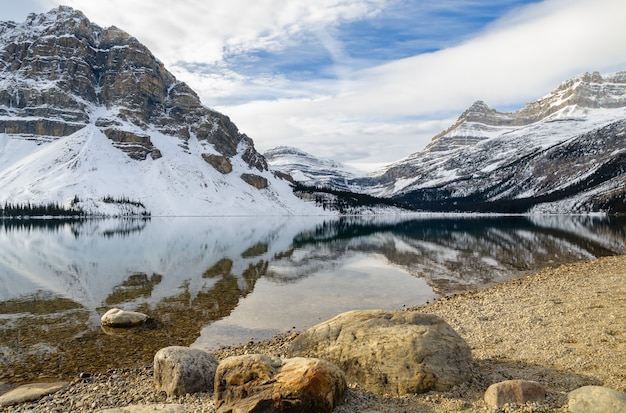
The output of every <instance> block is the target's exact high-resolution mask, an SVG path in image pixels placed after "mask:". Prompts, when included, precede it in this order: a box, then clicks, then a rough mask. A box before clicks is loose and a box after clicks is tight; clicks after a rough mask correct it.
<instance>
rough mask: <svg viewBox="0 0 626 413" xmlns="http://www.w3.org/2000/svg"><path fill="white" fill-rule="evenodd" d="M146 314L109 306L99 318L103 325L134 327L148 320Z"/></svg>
mask: <svg viewBox="0 0 626 413" xmlns="http://www.w3.org/2000/svg"><path fill="white" fill-rule="evenodd" d="M148 318H149V317H148V316H147V315H146V314H143V313H138V312H136V311H125V310H121V309H119V308H111V309H110V310H109V311H107V312H106V313H104V315H103V316H102V317H101V318H100V324H102V326H103V327H136V326H139V325H141V324H143V323H145V322H146V320H148Z"/></svg>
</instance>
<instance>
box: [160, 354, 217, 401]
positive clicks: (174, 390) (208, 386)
mask: <svg viewBox="0 0 626 413" xmlns="http://www.w3.org/2000/svg"><path fill="white" fill-rule="evenodd" d="M216 369H217V361H216V360H215V357H213V356H212V355H211V354H209V353H207V352H206V351H202V350H199V349H192V348H189V347H181V346H171V347H165V348H162V349H161V350H159V351H157V353H156V354H155V355H154V384H155V387H156V390H157V392H158V391H164V392H166V393H167V395H168V396H184V395H186V394H187V393H197V392H208V391H211V390H212V389H213V380H214V379H215V370H216Z"/></svg>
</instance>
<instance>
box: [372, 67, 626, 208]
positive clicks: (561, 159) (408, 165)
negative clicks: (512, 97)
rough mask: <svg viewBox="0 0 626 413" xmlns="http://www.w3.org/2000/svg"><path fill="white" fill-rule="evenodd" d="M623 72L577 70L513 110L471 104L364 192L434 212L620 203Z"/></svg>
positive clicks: (625, 175)
mask: <svg viewBox="0 0 626 413" xmlns="http://www.w3.org/2000/svg"><path fill="white" fill-rule="evenodd" d="M625 143H626V72H620V73H616V74H611V75H606V76H604V77H603V76H601V75H600V74H598V73H594V74H584V75H582V76H579V77H577V78H575V79H572V80H569V81H567V82H564V83H563V84H561V85H560V86H559V87H558V88H557V89H556V90H554V91H553V92H552V93H550V94H549V95H547V96H545V97H544V98H542V99H539V100H538V101H536V102H533V103H529V104H527V105H526V106H524V107H523V108H522V109H520V110H518V111H516V112H512V113H501V112H498V111H496V110H494V109H491V108H489V107H488V106H487V105H486V104H484V103H483V102H476V103H474V104H473V105H472V106H471V107H470V108H469V109H468V110H467V111H466V112H464V113H463V114H462V115H461V116H460V117H459V119H458V120H457V122H456V123H455V124H454V125H452V126H451V127H450V128H448V129H447V130H446V131H444V132H442V133H441V134H439V135H437V136H435V137H434V138H433V140H432V142H431V143H430V144H429V145H428V146H427V147H426V148H425V149H424V150H423V151H421V152H418V153H415V154H413V155H411V156H409V157H407V158H406V159H403V160H401V161H399V162H397V163H395V164H393V165H391V166H390V167H388V168H387V169H386V170H385V171H384V173H382V174H381V175H380V176H378V177H375V178H374V179H372V180H371V181H369V182H368V184H370V185H369V187H368V191H369V192H371V193H374V194H377V195H379V196H392V197H394V198H396V199H399V200H404V201H406V202H409V203H411V204H413V205H416V206H421V207H424V208H428V209H442V210H455V209H458V210H482V211H500V212H508V211H511V212H525V211H542V212H589V211H612V212H620V211H623V210H624V195H625V193H626V145H625Z"/></svg>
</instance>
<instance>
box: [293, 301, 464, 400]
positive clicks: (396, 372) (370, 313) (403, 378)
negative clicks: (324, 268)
mask: <svg viewBox="0 0 626 413" xmlns="http://www.w3.org/2000/svg"><path fill="white" fill-rule="evenodd" d="M290 356H302V357H317V358H321V359H324V360H328V361H329V362H331V363H334V364H336V365H337V366H338V367H339V368H340V369H342V370H343V371H344V373H345V374H346V378H347V380H348V383H350V384H355V383H357V384H359V385H361V386H362V387H363V388H364V389H366V390H368V391H371V392H373V393H377V394H390V395H394V396H399V395H404V394H408V393H422V392H426V391H430V390H436V391H447V390H449V389H450V388H452V387H453V386H455V385H457V384H460V383H462V382H464V381H466V380H467V378H468V377H469V373H470V363H471V351H470V348H469V346H468V345H467V343H466V342H465V340H463V338H461V336H459V335H458V334H457V333H456V332H455V331H454V330H453V329H452V328H451V327H450V326H449V325H448V324H447V323H446V322H445V321H443V320H442V319H441V318H439V317H437V316H435V315H432V314H421V313H416V312H409V311H382V310H367V311H350V312H347V313H343V314H340V315H338V316H336V317H335V318H333V319H331V320H328V321H326V322H323V323H321V324H318V325H317V326H314V327H311V328H310V329H309V330H307V331H305V332H304V333H302V334H300V335H299V336H298V337H297V338H296V339H295V340H294V341H293V342H292V345H291V349H290Z"/></svg>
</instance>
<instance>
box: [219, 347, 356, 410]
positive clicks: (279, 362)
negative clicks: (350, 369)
mask: <svg viewBox="0 0 626 413" xmlns="http://www.w3.org/2000/svg"><path fill="white" fill-rule="evenodd" d="M345 388H346V380H345V376H344V374H343V372H342V371H341V370H340V369H339V368H338V367H337V366H335V365H333V364H331V363H328V362H327V361H324V360H319V359H307V358H300V357H297V358H292V359H279V358H271V357H269V356H266V355H262V354H248V355H243V356H234V357H228V358H226V359H224V360H223V361H222V362H221V363H220V364H219V367H218V368H217V373H216V376H215V404H216V407H217V412H218V413H226V412H242V413H245V412H283V411H285V412H332V411H333V409H334V408H335V407H336V406H337V405H338V404H339V402H340V400H341V397H342V395H343V392H344V391H345Z"/></svg>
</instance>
